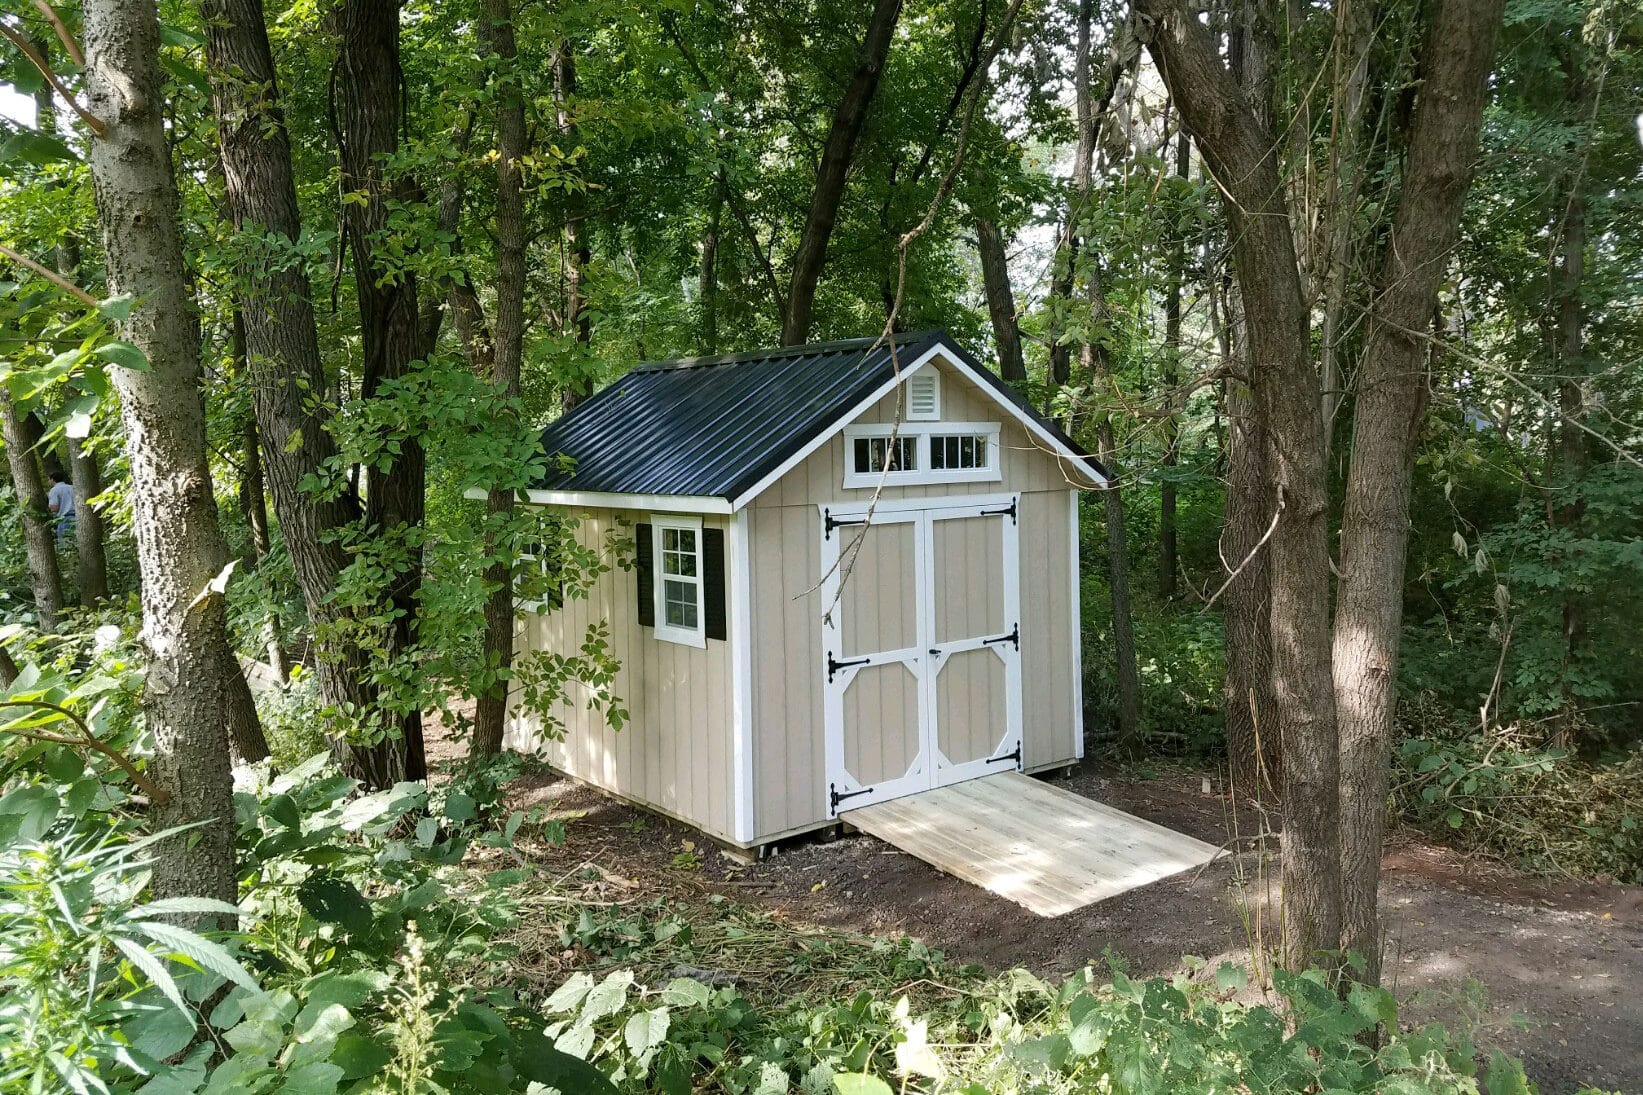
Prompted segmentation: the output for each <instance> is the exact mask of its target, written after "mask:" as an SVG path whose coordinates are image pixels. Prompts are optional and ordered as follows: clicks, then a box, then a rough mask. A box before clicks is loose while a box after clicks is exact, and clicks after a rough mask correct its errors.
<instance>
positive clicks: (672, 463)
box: [532, 330, 1106, 499]
mask: <svg viewBox="0 0 1643 1095" xmlns="http://www.w3.org/2000/svg"><path fill="white" fill-rule="evenodd" d="M938 343H940V344H943V345H944V346H945V347H947V348H949V349H951V350H952V351H953V352H954V353H955V354H956V355H957V356H960V357H963V358H964V359H965V361H966V363H967V364H969V365H970V366H971V367H972V368H974V369H975V371H976V372H977V373H978V374H979V375H980V376H981V377H982V378H983V380H984V382H986V383H987V384H989V385H990V386H991V387H992V388H994V389H995V390H996V391H997V392H998V394H999V395H1000V396H1001V397H1002V398H1004V399H1006V400H1008V401H1009V402H1010V403H1012V404H1014V405H1015V406H1017V407H1019V408H1021V409H1022V410H1023V411H1025V412H1026V413H1027V414H1029V415H1030V416H1032V418H1034V419H1035V420H1037V421H1038V422H1040V423H1041V424H1042V425H1044V426H1045V427H1047V428H1049V429H1050V430H1051V431H1053V432H1054V434H1055V436H1056V437H1057V438H1058V439H1059V440H1060V441H1062V442H1063V443H1064V444H1066V445H1067V447H1068V448H1069V450H1071V451H1073V452H1077V451H1078V449H1077V446H1076V445H1074V444H1073V442H1072V441H1070V440H1068V439H1067V438H1066V436H1065V435H1064V434H1062V433H1061V431H1060V430H1058V429H1056V427H1055V426H1054V425H1053V424H1052V423H1050V422H1049V421H1047V420H1046V419H1044V418H1043V417H1042V416H1041V415H1039V414H1038V413H1037V412H1036V411H1034V410H1033V409H1032V407H1031V406H1030V405H1029V404H1028V403H1027V402H1026V401H1025V400H1023V399H1022V398H1021V396H1020V395H1019V394H1018V393H1017V392H1016V391H1015V389H1014V388H1012V387H1010V385H1008V384H1006V383H1005V382H1004V381H1003V380H1001V379H999V378H998V377H997V376H995V375H994V374H993V373H992V372H991V371H989V370H988V369H987V368H985V367H984V366H981V365H980V364H978V363H977V362H976V361H975V360H974V359H973V358H971V357H970V356H969V355H968V354H965V353H964V351H963V350H962V349H961V348H960V347H958V346H957V345H956V344H955V343H953V341H952V340H951V339H950V338H948V336H947V333H946V332H945V331H939V330H938V331H920V332H918V333H915V334H899V335H896V336H895V339H894V361H892V356H891V345H890V343H889V342H887V341H885V340H884V339H882V338H857V339H849V340H847V341H843V342H822V343H814V344H812V345H808V346H788V347H784V348H782V349H779V350H758V351H753V352H750V353H741V354H728V355H725V356H722V357H700V358H680V359H678V360H674V361H659V362H651V363H648V364H644V365H639V366H637V367H635V368H634V369H632V370H631V371H630V372H628V373H627V374H626V375H625V376H623V377H622V378H621V379H620V380H617V381H616V382H615V383H613V384H611V385H609V386H608V387H606V388H603V389H601V390H600V391H599V392H597V393H595V394H594V395H593V396H591V397H589V398H588V399H586V400H583V401H582V402H581V403H579V404H578V405H577V406H576V407H575V408H574V409H572V410H571V411H570V413H568V414H566V415H564V416H562V417H561V418H559V419H558V420H556V421H555V422H553V423H551V424H550V425H549V426H548V427H547V428H546V429H544V430H543V431H542V451H543V452H544V453H545V454H547V455H548V456H549V457H550V460H549V465H548V470H547V472H546V474H544V475H543V476H542V478H540V479H539V480H538V481H537V482H536V483H534V484H532V486H533V487H534V488H535V489H537V490H552V491H588V492H599V493H611V494H672V495H703V496H709V497H720V498H726V499H734V498H737V497H739V496H740V495H741V494H742V493H744V492H745V491H746V490H748V489H749V488H750V487H752V486H753V485H754V484H756V483H757V482H758V481H759V480H760V479H763V478H764V477H765V476H766V475H768V474H769V473H770V472H772V471H774V470H775V469H776V468H778V467H780V466H781V465H782V464H783V463H784V462H785V461H786V460H788V459H789V458H790V457H792V456H793V455H794V454H795V453H797V452H798V451H799V450H801V449H802V448H804V447H805V445H806V444H807V443H809V442H810V441H811V440H813V439H814V438H815V437H816V435H817V434H818V433H820V432H821V431H823V430H826V429H828V428H829V427H831V426H833V425H834V424H835V423H837V422H838V420H839V419H840V418H841V417H842V416H843V415H844V414H845V413H847V412H848V411H849V410H850V409H851V408H853V407H855V406H856V405H857V404H858V403H860V402H861V401H862V400H863V399H865V398H867V397H868V396H869V395H871V394H872V393H873V392H874V391H875V390H877V389H878V388H879V387H881V386H882V385H883V384H884V383H885V382H887V381H888V380H890V378H891V377H892V376H893V375H894V373H895V371H896V369H898V368H905V367H906V366H907V365H909V364H910V363H911V362H913V361H915V360H916V359H917V358H918V357H920V356H921V355H922V354H924V353H925V352H926V351H927V350H929V349H930V348H931V347H933V346H935V345H937V344H938ZM555 457H565V458H568V467H567V461H566V460H563V459H551V458H555ZM1085 462H1086V463H1087V464H1089V466H1090V467H1091V468H1092V469H1093V470H1094V471H1095V472H1096V473H1097V474H1099V475H1103V476H1104V475H1105V474H1106V473H1105V471H1104V470H1103V469H1102V468H1101V466H1100V465H1099V464H1097V463H1096V462H1095V461H1094V460H1092V459H1088V458H1086V459H1085Z"/></svg>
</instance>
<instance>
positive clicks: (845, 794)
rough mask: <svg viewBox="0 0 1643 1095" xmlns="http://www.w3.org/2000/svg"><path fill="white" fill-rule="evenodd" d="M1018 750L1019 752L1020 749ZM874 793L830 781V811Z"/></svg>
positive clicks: (865, 788)
mask: <svg viewBox="0 0 1643 1095" xmlns="http://www.w3.org/2000/svg"><path fill="white" fill-rule="evenodd" d="M1017 751H1018V752H1019V750H1017ZM872 793H873V789H872V788H871V787H863V788H862V789H861V790H859V791H841V790H839V789H838V787H837V786H836V785H834V784H831V783H829V784H828V785H827V801H828V803H829V806H830V809H829V810H828V812H829V813H833V814H836V813H838V812H839V803H841V802H843V801H844V800H845V799H847V798H855V797H856V796H857V795H870V794H872Z"/></svg>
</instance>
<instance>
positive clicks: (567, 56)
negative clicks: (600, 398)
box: [552, 38, 593, 412]
mask: <svg viewBox="0 0 1643 1095" xmlns="http://www.w3.org/2000/svg"><path fill="white" fill-rule="evenodd" d="M552 64H553V105H554V110H555V113H556V114H557V116H558V123H559V139H560V140H561V141H562V142H564V144H565V147H567V148H574V147H575V146H576V141H577V133H576V128H577V121H576V102H575V100H576V54H575V52H574V50H573V49H572V47H571V44H570V41H569V39H563V38H562V39H560V40H559V44H558V45H557V46H556V47H555V48H554V51H553V59H552ZM586 217H587V201H586V200H585V197H584V196H583V195H582V194H581V193H579V192H575V191H573V192H571V193H570V194H569V195H568V196H567V197H566V199H565V228H564V258H563V262H564V272H565V306H564V310H563V311H562V312H561V313H560V317H559V333H560V334H561V335H574V336H575V339H576V342H577V343H578V344H580V345H581V346H582V347H584V349H585V348H586V347H587V346H588V345H589V344H591V343H592V342H593V317H592V315H591V314H589V312H588V304H587V300H586V294H587V290H586V287H585V282H586V279H587V273H588V263H589V262H591V261H592V259H593V249H592V247H591V246H590V244H589V243H588V228H587V224H586V223H585V221H586ZM581 364H582V363H581V362H580V361H579V362H577V365H578V366H579V367H580V366H581ZM592 394H593V389H592V386H591V385H590V384H589V383H588V381H587V380H586V378H584V377H583V376H582V375H581V374H580V371H578V372H577V373H576V374H574V375H572V376H571V377H569V378H568V381H567V383H566V385H565V390H564V392H563V395H562V398H561V400H560V405H561V407H562V408H563V409H564V410H565V411H567V412H568V411H570V410H571V408H573V407H575V406H576V405H577V404H578V403H580V402H582V400H584V399H586V398H587V397H588V396H590V395H592Z"/></svg>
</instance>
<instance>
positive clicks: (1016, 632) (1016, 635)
mask: <svg viewBox="0 0 1643 1095" xmlns="http://www.w3.org/2000/svg"><path fill="white" fill-rule="evenodd" d="M1000 643H1009V644H1010V645H1011V646H1013V647H1015V648H1016V649H1017V650H1020V649H1021V625H1020V624H1019V623H1018V624H1016V625H1015V626H1014V627H1012V628H1011V629H1010V633H1009V634H1008V635H995V636H993V637H992V638H991V639H983V640H981V645H982V646H996V645H998V644H1000Z"/></svg>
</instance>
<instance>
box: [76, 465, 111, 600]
mask: <svg viewBox="0 0 1643 1095" xmlns="http://www.w3.org/2000/svg"><path fill="white" fill-rule="evenodd" d="M67 445H68V466H69V476H70V477H71V478H72V479H73V480H74V546H75V551H76V554H77V555H78V561H77V569H76V571H75V573H76V577H77V584H78V585H79V587H80V603H81V604H82V605H84V606H86V607H90V606H92V605H95V604H97V603H99V602H101V601H104V600H107V599H108V559H107V556H106V555H105V554H104V550H103V547H104V543H105V542H106V540H107V535H106V533H105V532H104V528H103V514H102V512H101V511H100V510H99V509H98V508H97V507H96V506H94V505H93V504H92V502H91V500H92V499H93V498H95V497H97V496H98V495H99V494H101V493H103V469H102V465H101V464H99V463H98V461H97V454H96V453H94V452H91V451H89V450H88V449H87V448H86V447H85V445H83V444H82V443H81V442H79V441H77V440H75V439H74V438H72V437H70V438H68V439H67Z"/></svg>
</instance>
